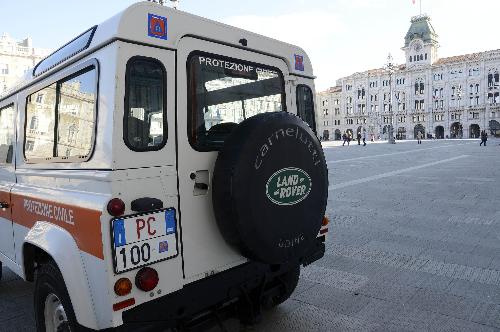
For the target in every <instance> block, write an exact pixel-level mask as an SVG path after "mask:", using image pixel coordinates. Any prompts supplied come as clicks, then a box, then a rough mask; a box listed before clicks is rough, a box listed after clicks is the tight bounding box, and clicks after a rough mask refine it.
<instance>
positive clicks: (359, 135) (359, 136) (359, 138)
mask: <svg viewBox="0 0 500 332" xmlns="http://www.w3.org/2000/svg"><path fill="white" fill-rule="evenodd" d="M357 139H358V145H361V132H359V131H358V136H357Z"/></svg>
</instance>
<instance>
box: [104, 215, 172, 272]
mask: <svg viewBox="0 0 500 332" xmlns="http://www.w3.org/2000/svg"><path fill="white" fill-rule="evenodd" d="M112 230H113V233H112V234H113V249H114V250H113V255H114V257H113V258H114V265H115V273H117V274H118V273H123V272H126V271H130V270H133V269H137V268H139V267H142V266H145V265H150V264H153V263H157V262H160V261H163V260H166V259H170V258H173V257H175V256H177V221H176V216H175V209H173V208H170V209H164V210H160V211H155V212H152V213H146V214H145V213H142V214H136V215H131V216H124V217H121V218H118V219H113V221H112Z"/></svg>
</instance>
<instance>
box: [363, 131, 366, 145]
mask: <svg viewBox="0 0 500 332" xmlns="http://www.w3.org/2000/svg"><path fill="white" fill-rule="evenodd" d="M363 146H366V130H365V131H363Z"/></svg>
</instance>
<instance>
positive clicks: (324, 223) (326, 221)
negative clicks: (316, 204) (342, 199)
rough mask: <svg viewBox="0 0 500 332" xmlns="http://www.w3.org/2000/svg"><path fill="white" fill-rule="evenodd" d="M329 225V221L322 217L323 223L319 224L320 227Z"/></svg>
mask: <svg viewBox="0 0 500 332" xmlns="http://www.w3.org/2000/svg"><path fill="white" fill-rule="evenodd" d="M329 223H330V220H328V218H327V217H326V216H324V217H323V222H322V223H321V226H328V224H329Z"/></svg>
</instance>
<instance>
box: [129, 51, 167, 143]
mask: <svg viewBox="0 0 500 332" xmlns="http://www.w3.org/2000/svg"><path fill="white" fill-rule="evenodd" d="M125 80H126V83H125V85H126V90H127V93H126V96H125V118H124V124H123V125H124V140H125V144H126V145H127V146H128V147H129V148H130V149H131V150H133V151H139V152H142V151H155V150H159V149H161V148H162V147H163V146H164V145H165V143H166V142H167V123H166V114H165V95H166V93H165V91H166V90H165V89H166V85H165V81H166V73H165V69H164V67H163V65H162V64H161V62H159V61H158V60H155V59H151V58H143V57H135V58H132V59H131V60H130V61H129V62H128V64H127V75H126V79H125Z"/></svg>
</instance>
